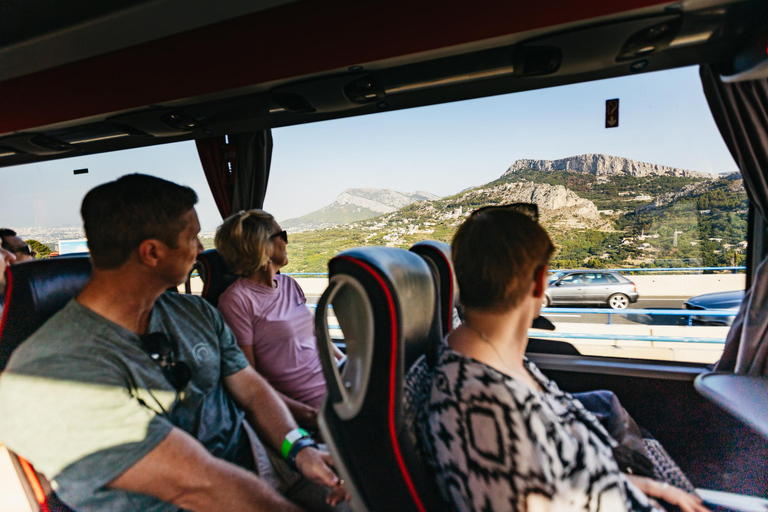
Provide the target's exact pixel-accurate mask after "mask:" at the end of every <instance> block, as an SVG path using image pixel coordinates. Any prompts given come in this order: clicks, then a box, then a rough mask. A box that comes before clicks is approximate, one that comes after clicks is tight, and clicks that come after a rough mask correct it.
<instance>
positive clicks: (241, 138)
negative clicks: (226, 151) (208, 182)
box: [229, 130, 272, 212]
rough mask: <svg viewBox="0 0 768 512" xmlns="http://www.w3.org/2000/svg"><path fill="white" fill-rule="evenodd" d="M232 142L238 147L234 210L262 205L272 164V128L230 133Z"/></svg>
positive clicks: (260, 206) (233, 200) (261, 206)
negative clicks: (236, 133)
mask: <svg viewBox="0 0 768 512" xmlns="http://www.w3.org/2000/svg"><path fill="white" fill-rule="evenodd" d="M229 142H230V143H231V144H232V145H234V146H235V147H236V148H237V156H236V160H235V187H234V192H233V196H232V211H234V212H237V211H240V210H252V209H254V208H259V209H261V208H263V207H264V196H265V195H266V194H267V184H268V183H269V169H270V166H271V165H272V131H271V130H261V131H258V132H252V133H244V134H240V135H230V137H229Z"/></svg>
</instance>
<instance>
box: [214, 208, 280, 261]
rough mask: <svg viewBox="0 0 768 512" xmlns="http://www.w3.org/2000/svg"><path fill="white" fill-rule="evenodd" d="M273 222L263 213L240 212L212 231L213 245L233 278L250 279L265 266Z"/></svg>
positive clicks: (272, 219)
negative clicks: (244, 277) (242, 277)
mask: <svg viewBox="0 0 768 512" xmlns="http://www.w3.org/2000/svg"><path fill="white" fill-rule="evenodd" d="M274 220H275V218H274V217H273V216H272V215H270V214H269V213H267V212H265V211H264V210H249V211H247V212H246V211H240V212H239V213H236V214H234V215H232V216H231V217H228V218H227V219H226V220H225V221H224V223H223V224H222V225H221V226H219V227H218V228H216V238H215V239H214V244H215V245H216V249H217V250H218V251H219V254H221V257H222V258H224V262H225V263H226V264H227V266H228V267H229V269H230V271H231V272H232V273H233V274H237V275H240V276H250V275H251V274H253V273H254V272H255V271H256V270H258V269H260V268H262V267H264V266H266V265H267V263H269V254H268V253H267V249H268V248H269V246H270V244H271V243H272V242H271V240H270V236H271V235H272V229H273V228H272V223H273V222H274Z"/></svg>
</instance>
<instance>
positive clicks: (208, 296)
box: [195, 249, 237, 307]
mask: <svg viewBox="0 0 768 512" xmlns="http://www.w3.org/2000/svg"><path fill="white" fill-rule="evenodd" d="M195 268H196V269H197V271H198V273H199V274H200V279H202V280H203V293H202V297H203V298H204V299H205V300H207V301H208V302H209V303H210V304H211V305H212V306H213V307H216V306H217V305H218V304H219V297H220V296H221V294H222V293H224V290H226V289H227V288H228V287H229V285H231V284H232V283H234V282H235V281H236V280H237V276H236V275H235V274H232V273H231V272H230V271H229V268H228V267H227V264H226V263H225V262H224V258H222V257H221V254H219V251H217V250H216V249H208V250H207V251H204V252H202V253H200V254H199V255H198V256H197V262H196V263H195Z"/></svg>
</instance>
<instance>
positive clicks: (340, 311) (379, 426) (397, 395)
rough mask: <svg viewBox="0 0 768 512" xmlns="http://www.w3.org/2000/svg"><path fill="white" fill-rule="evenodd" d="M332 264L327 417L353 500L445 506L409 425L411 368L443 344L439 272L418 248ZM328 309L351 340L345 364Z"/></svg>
mask: <svg viewBox="0 0 768 512" xmlns="http://www.w3.org/2000/svg"><path fill="white" fill-rule="evenodd" d="M328 269H329V283H328V288H327V289H326V290H325V292H324V293H323V295H322V297H320V301H319V302H318V305H317V314H316V315H315V331H316V333H317V343H318V351H319V353H320V360H321V362H322V364H323V373H324V375H325V380H326V385H327V396H326V401H325V404H324V406H323V408H322V410H321V412H320V418H319V424H320V429H321V431H322V433H323V436H324V439H325V440H326V442H327V443H328V447H329V449H330V450H331V453H333V454H334V458H335V461H336V468H337V469H338V470H339V472H340V474H341V475H342V476H343V477H344V479H345V480H346V481H347V485H348V489H349V491H350V493H351V495H352V502H353V503H358V504H360V507H359V508H360V509H361V510H366V509H368V510H373V509H375V508H376V507H377V506H378V505H379V504H381V503H387V507H386V508H388V509H393V510H403V511H407V512H411V511H414V512H415V511H418V510H421V511H424V510H443V509H444V507H443V506H441V505H442V502H441V501H440V498H439V494H438V493H437V492H436V491H435V490H434V489H433V487H434V483H433V482H432V479H431V476H430V475H429V472H428V470H427V469H426V468H424V467H423V465H422V463H421V461H419V460H418V457H417V455H416V449H415V447H414V446H413V445H412V443H411V440H410V437H409V435H408V431H407V427H406V425H405V424H404V421H405V416H406V415H405V411H404V401H403V392H404V376H405V372H406V371H407V369H408V368H409V367H410V366H412V364H413V362H414V361H415V359H417V358H418V357H419V356H421V354H424V353H425V351H426V350H428V349H429V347H430V346H433V345H434V344H435V342H436V340H435V333H436V330H435V329H434V326H435V325H436V324H437V321H436V318H435V306H436V302H437V300H436V292H435V280H434V278H433V275H432V272H431V271H430V269H429V266H428V265H427V263H426V261H425V260H424V259H422V258H421V257H420V256H418V255H417V254H415V253H412V252H409V251H405V250H403V249H396V248H393V247H363V248H360V249H352V250H348V251H344V252H342V253H341V254H339V255H338V256H336V257H334V258H333V259H332V260H331V261H330V262H329V263H328ZM329 306H332V309H331V308H329ZM329 317H331V318H332V317H335V318H336V321H337V322H338V325H339V326H340V328H341V332H342V333H343V337H344V342H345V343H346V347H347V359H346V363H345V364H344V367H343V369H339V368H338V366H337V364H336V359H335V358H334V355H333V354H334V352H333V347H332V344H331V342H332V339H331V333H330V330H331V325H332V323H331V322H330V321H329V320H328V318H329ZM437 341H439V339H438V340H437Z"/></svg>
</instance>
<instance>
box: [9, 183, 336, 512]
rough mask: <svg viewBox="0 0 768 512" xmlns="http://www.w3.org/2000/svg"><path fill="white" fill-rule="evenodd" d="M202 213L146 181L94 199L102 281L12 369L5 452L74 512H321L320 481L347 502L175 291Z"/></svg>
mask: <svg viewBox="0 0 768 512" xmlns="http://www.w3.org/2000/svg"><path fill="white" fill-rule="evenodd" d="M196 201H197V196H196V195H195V193H194V191H192V190H191V189H189V188H187V187H181V186H179V185H175V184H173V183H170V182H167V181H165V180H161V179H159V178H152V177H149V176H142V175H130V176H124V177H123V178H120V179H119V180H117V181H115V182H111V183H107V184H104V185H101V186H99V187H97V188H95V189H93V190H92V191H90V192H89V193H88V194H87V195H86V197H85V199H84V200H83V205H82V215H83V221H84V224H85V231H86V236H87V237H88V245H89V248H90V250H91V260H92V263H93V274H92V276H91V279H90V281H89V282H88V284H87V285H86V286H85V288H84V289H83V290H82V292H81V293H80V294H79V295H78V296H77V297H76V298H75V299H74V300H72V301H71V302H70V303H69V304H68V305H67V306H66V307H65V308H64V309H63V310H62V311H60V312H59V313H57V314H56V315H54V316H53V317H52V318H51V319H50V320H49V321H48V322H47V323H46V324H45V325H44V326H43V327H42V328H41V329H40V330H38V331H37V332H36V333H35V334H34V335H33V336H32V337H31V338H30V339H28V340H27V341H25V342H24V343H23V344H22V345H21V346H20V347H19V348H18V349H17V350H16V351H15V353H14V354H13V356H12V357H11V360H10V361H9V364H8V366H7V368H6V371H5V372H4V373H3V376H2V377H1V378H0V418H3V420H2V422H0V442H2V443H4V444H5V445H6V446H8V448H9V449H11V450H13V451H15V452H16V453H18V454H19V455H21V456H22V457H24V458H26V459H27V460H29V461H30V462H31V463H32V464H33V465H34V466H35V467H36V468H37V469H38V470H39V471H41V472H42V473H44V474H45V475H46V476H47V477H48V478H49V479H51V481H52V484H53V488H54V490H56V492H57V494H58V495H59V497H60V498H61V499H62V500H63V501H64V502H65V503H67V504H68V505H70V506H71V507H72V508H74V509H75V510H77V511H78V512H84V511H91V510H94V511H95V510H110V511H129V510H144V511H153V512H160V511H163V512H165V511H168V512H170V511H176V510H179V509H189V510H227V511H231V510H301V509H300V508H299V506H297V505H296V504H295V503H293V502H292V501H290V500H288V499H286V498H285V497H284V496H288V497H290V498H292V499H294V501H295V502H296V503H300V504H302V505H305V506H307V507H311V508H318V506H319V505H324V504H322V500H320V504H318V503H317V501H316V500H315V501H314V502H313V501H312V500H313V499H316V498H317V495H318V493H317V492H316V491H317V489H318V488H319V486H318V484H319V485H321V486H326V487H327V488H329V490H327V491H326V492H324V493H321V494H322V495H323V496H324V497H325V498H326V501H327V502H328V503H330V504H332V505H335V504H336V503H338V502H340V501H342V500H343V499H344V498H345V497H346V492H345V491H344V489H343V487H342V485H341V484H342V482H341V480H340V479H339V478H338V477H337V476H336V475H335V474H334V472H333V471H332V469H331V464H332V462H331V460H330V456H329V455H328V454H327V453H325V452H322V451H320V450H319V449H317V446H316V445H315V443H314V442H313V441H312V440H311V438H309V437H308V436H307V435H305V433H304V432H303V431H301V430H300V429H297V428H296V424H295V422H294V420H293V418H292V417H291V415H290V413H289V412H288V410H287V408H286V407H285V405H284V404H283V402H282V401H281V400H280V398H279V395H277V393H276V392H275V391H274V390H273V389H272V388H271V387H270V386H269V384H267V383H266V381H265V380H264V379H263V378H262V377H261V376H259V375H258V374H257V373H256V372H255V371H254V370H253V369H252V368H251V367H250V366H249V365H248V362H247V360H246V359H245V357H244V356H243V354H242V353H241V352H240V350H239V349H238V348H237V345H236V344H235V340H234V337H233V336H232V333H231V332H230V330H229V329H228V328H227V327H226V326H225V325H224V322H223V321H222V319H221V317H220V316H219V314H218V313H217V312H216V310H215V309H214V308H212V307H211V306H209V305H208V304H207V303H205V302H204V301H203V300H202V299H200V298H199V297H192V296H185V295H179V294H176V293H173V292H166V290H167V289H168V288H170V287H175V286H177V285H179V284H180V283H182V282H184V280H185V279H186V277H187V275H188V273H189V271H190V270H191V268H192V265H193V264H194V262H195V259H196V257H197V255H198V254H199V253H200V251H201V250H202V246H201V244H200V242H199V240H198V238H197V234H198V232H199V231H200V225H199V222H198V219H197V214H196V213H195V210H194V204H195V203H196ZM254 430H255V432H254ZM256 434H258V435H256ZM259 438H260V439H261V440H263V442H264V443H263V444H262V443H261V442H260V441H259ZM281 448H282V452H283V457H285V458H286V459H287V461H288V463H289V465H291V466H292V467H293V468H294V469H295V472H292V471H290V469H288V468H289V465H287V464H285V463H284V462H283V461H282V460H281V459H280V456H278V455H276V452H277V451H279V450H281ZM302 477H303V478H302Z"/></svg>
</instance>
